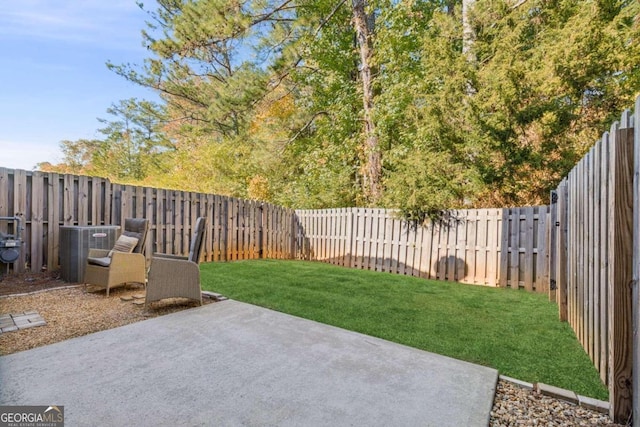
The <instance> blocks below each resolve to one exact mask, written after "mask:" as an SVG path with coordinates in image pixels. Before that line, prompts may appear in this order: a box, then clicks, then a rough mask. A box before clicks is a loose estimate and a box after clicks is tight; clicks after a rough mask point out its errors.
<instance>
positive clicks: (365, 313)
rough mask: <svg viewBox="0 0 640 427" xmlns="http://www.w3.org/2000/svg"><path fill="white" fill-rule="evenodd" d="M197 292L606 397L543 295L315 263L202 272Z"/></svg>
mask: <svg viewBox="0 0 640 427" xmlns="http://www.w3.org/2000/svg"><path fill="white" fill-rule="evenodd" d="M201 277H202V286H203V288H204V289H207V290H210V291H214V292H219V293H222V294H224V295H226V296H228V297H230V298H233V299H236V300H239V301H245V302H248V303H251V304H256V305H260V306H263V307H267V308H270V309H274V310H278V311H282V312H285V313H289V314H292V315H294V316H300V317H304V318H307V319H311V320H315V321H318V322H322V323H327V324H330V325H334V326H338V327H341V328H345V329H349V330H353V331H357V332H361V333H364V334H368V335H373V336H376V337H379V338H383V339H387V340H390V341H394V342H398V343H401V344H405V345H409V346H412V347H416V348H419V349H422V350H427V351H431V352H435V353H439V354H442V355H446V356H449V357H454V358H457V359H462V360H466V361H469V362H472V363H479V364H482V365H485V366H491V367H493V368H496V369H498V370H499V371H500V373H501V374H503V375H507V376H511V377H514V378H518V379H521V380H523V381H528V382H544V383H547V384H553V385H555V386H558V387H562V388H567V389H570V390H574V391H576V392H578V393H579V394H582V395H586V396H593V397H595V398H598V399H606V397H607V391H606V388H605V386H604V385H603V384H602V383H601V382H600V378H599V376H598V373H597V372H596V370H595V368H594V367H593V365H592V364H591V361H590V360H589V357H588V356H587V354H586V353H585V352H584V350H583V349H582V348H581V347H580V344H579V343H578V341H577V340H576V338H575V335H574V334H573V332H572V331H571V328H570V327H569V325H568V324H567V323H563V322H559V321H558V319H557V310H556V307H555V305H554V304H551V303H549V301H548V299H547V298H546V296H545V295H540V294H534V293H531V292H526V291H517V290H512V289H499V288H498V289H496V288H488V287H483V286H475V285H463V284H460V283H452V282H438V281H433V280H424V279H419V278H416V277H408V276H400V275H394V274H388V273H380V272H373V271H364V270H353V269H346V268H342V267H336V266H333V265H329V264H323V263H319V262H302V261H275V260H260V261H241V262H233V263H209V264H202V265H201Z"/></svg>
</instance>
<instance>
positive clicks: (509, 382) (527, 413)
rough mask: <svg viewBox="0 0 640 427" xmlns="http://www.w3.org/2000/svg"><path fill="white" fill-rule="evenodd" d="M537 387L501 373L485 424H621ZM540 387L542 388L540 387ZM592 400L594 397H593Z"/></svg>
mask: <svg viewBox="0 0 640 427" xmlns="http://www.w3.org/2000/svg"><path fill="white" fill-rule="evenodd" d="M539 389H540V387H538V385H535V386H534V385H533V384H530V383H526V382H523V381H519V380H515V379H513V378H508V377H504V376H502V375H501V376H500V378H499V380H498V385H497V387H496V396H495V398H494V401H493V409H492V410H491V418H490V422H489V425H490V426H491V427H503V426H505V427H506V426H608V427H620V426H622V424H616V423H614V422H612V421H611V419H610V418H609V416H608V415H607V414H604V413H602V412H600V411H597V410H593V409H589V408H588V407H586V406H581V405H578V404H575V403H571V402H568V401H566V400H562V399H558V398H556V397H552V396H548V395H546V394H544V392H540V391H538V390H539ZM542 389H543V390H544V387H542ZM569 393H571V392H569ZM574 395H575V394H574ZM592 400H593V401H595V399H592ZM597 402H599V401H597ZM601 403H606V402H601ZM602 409H603V408H601V410H602Z"/></svg>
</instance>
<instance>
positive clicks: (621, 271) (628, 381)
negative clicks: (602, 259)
mask: <svg viewBox="0 0 640 427" xmlns="http://www.w3.org/2000/svg"><path fill="white" fill-rule="evenodd" d="M610 150H611V157H610V161H611V169H610V171H609V188H610V189H611V192H612V193H611V198H610V201H609V248H610V252H609V280H608V282H609V290H608V294H609V295H608V304H609V321H608V325H609V375H608V377H609V381H608V383H609V402H610V409H609V415H610V417H611V418H612V419H613V420H614V422H617V423H623V424H624V423H626V422H627V420H628V419H629V417H630V415H631V412H632V396H631V393H632V378H631V368H632V363H633V357H632V351H633V350H632V341H633V340H632V336H633V333H632V326H633V325H632V323H633V321H632V317H633V314H632V305H631V297H632V295H631V294H632V292H631V286H630V285H631V282H632V265H631V263H632V258H633V253H632V251H633V245H632V242H631V240H632V239H629V236H630V235H632V233H633V221H632V217H633V214H632V208H633V159H634V153H633V129H618V123H615V124H614V125H613V126H612V128H611V141H610Z"/></svg>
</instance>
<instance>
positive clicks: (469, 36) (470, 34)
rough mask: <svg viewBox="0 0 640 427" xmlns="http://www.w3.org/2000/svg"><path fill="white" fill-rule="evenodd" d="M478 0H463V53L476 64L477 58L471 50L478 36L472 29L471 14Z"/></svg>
mask: <svg viewBox="0 0 640 427" xmlns="http://www.w3.org/2000/svg"><path fill="white" fill-rule="evenodd" d="M475 2H476V0H462V53H463V54H464V55H466V56H467V59H468V60H469V62H475V60H476V58H475V55H474V54H473V51H472V50H471V47H472V46H473V42H474V41H475V38H476V35H475V32H474V31H473V28H472V27H471V19H470V17H469V12H470V10H471V8H472V7H473V4H474V3H475Z"/></svg>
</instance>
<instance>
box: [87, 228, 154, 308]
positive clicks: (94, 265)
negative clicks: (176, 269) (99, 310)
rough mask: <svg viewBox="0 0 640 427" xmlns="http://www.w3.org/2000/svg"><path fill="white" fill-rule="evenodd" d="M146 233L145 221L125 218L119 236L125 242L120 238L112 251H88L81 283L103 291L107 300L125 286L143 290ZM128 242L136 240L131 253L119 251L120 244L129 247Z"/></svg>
mask: <svg viewBox="0 0 640 427" xmlns="http://www.w3.org/2000/svg"><path fill="white" fill-rule="evenodd" d="M148 229H149V220H148V219H144V218H126V219H125V221H124V231H123V232H122V235H121V237H122V236H125V238H124V239H120V238H119V239H118V242H116V247H114V249H112V250H111V251H108V250H104V249H89V255H88V258H87V264H86V266H85V270H84V283H86V284H91V285H97V286H102V287H104V288H106V289H107V296H109V290H110V289H111V288H115V287H118V286H125V285H126V284H127V283H141V284H142V285H143V286H144V284H145V281H146V271H147V269H146V259H145V257H144V248H145V243H146V241H147V231H148ZM126 238H129V239H126ZM131 239H137V242H135V246H134V247H133V248H132V250H127V249H129V248H126V249H122V248H118V245H119V242H121V241H122V240H127V242H128V243H129V242H132V240H131ZM122 250H124V251H122Z"/></svg>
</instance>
